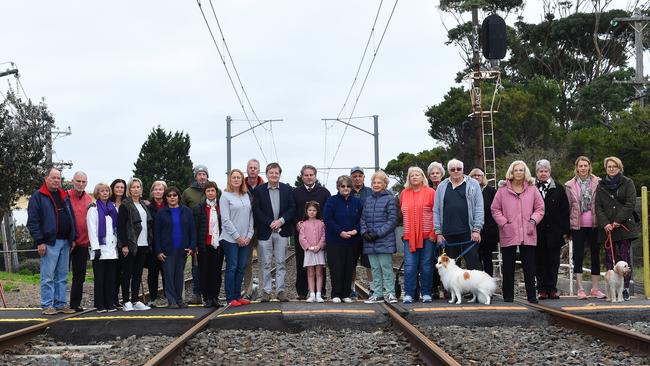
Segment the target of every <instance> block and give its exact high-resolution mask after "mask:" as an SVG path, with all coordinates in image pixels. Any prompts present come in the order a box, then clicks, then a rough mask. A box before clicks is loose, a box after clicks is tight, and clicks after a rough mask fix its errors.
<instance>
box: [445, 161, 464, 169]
mask: <svg viewBox="0 0 650 366" xmlns="http://www.w3.org/2000/svg"><path fill="white" fill-rule="evenodd" d="M453 167H460V168H464V165H463V162H462V161H460V160H458V159H451V160H449V161H448V162H447V170H449V169H451V168H453Z"/></svg>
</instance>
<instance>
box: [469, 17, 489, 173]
mask: <svg viewBox="0 0 650 366" xmlns="http://www.w3.org/2000/svg"><path fill="white" fill-rule="evenodd" d="M478 29H479V23H478V6H477V5H473V6H472V69H473V70H474V76H473V77H472V79H473V83H472V84H473V85H472V88H473V93H472V94H473V95H474V100H473V105H472V112H473V113H472V114H473V116H472V122H473V123H472V127H473V128H472V130H471V131H472V133H473V134H474V140H475V144H476V153H475V154H474V159H475V162H473V163H472V162H468V163H470V164H467V165H468V166H483V127H482V121H481V116H482V113H483V107H482V99H483V98H481V54H480V46H479V37H478ZM483 171H485V167H483Z"/></svg>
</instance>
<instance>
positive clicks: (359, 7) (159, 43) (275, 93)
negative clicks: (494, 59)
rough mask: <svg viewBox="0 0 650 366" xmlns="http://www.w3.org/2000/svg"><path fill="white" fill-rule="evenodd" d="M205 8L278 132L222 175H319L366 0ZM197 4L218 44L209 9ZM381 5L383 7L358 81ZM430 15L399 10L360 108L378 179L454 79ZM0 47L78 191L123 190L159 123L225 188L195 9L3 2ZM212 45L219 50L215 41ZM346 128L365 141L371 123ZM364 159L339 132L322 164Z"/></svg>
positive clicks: (213, 55)
mask: <svg viewBox="0 0 650 366" xmlns="http://www.w3.org/2000/svg"><path fill="white" fill-rule="evenodd" d="M616 2H618V3H620V4H621V6H625V4H626V3H627V1H625V0H620V1H615V3H616ZM213 3H214V6H215V10H216V12H217V15H218V17H219V20H220V22H221V26H222V28H223V31H224V35H225V37H226V41H227V44H228V46H229V48H230V51H231V52H232V55H233V57H234V60H235V65H236V66H237V69H238V71H239V74H240V76H241V78H242V81H243V83H244V86H245V88H246V91H247V93H248V96H249V97H250V100H251V102H252V105H253V107H254V108H255V110H256V112H257V114H258V116H259V117H260V119H284V122H281V123H275V124H273V135H271V133H270V132H269V131H267V130H265V129H261V128H260V129H257V136H258V138H259V140H260V144H261V147H262V149H263V151H264V154H265V155H266V159H264V158H263V156H262V153H261V152H260V149H259V148H258V147H257V145H256V143H255V140H254V138H253V135H252V134H251V133H247V134H244V135H241V136H239V137H237V138H235V139H234V140H233V167H238V168H245V163H246V161H247V160H248V159H249V158H251V157H256V158H258V159H259V160H260V161H261V162H262V166H264V165H265V164H266V162H271V161H276V159H277V161H279V162H280V164H281V165H282V166H283V168H284V173H283V180H284V181H286V182H289V183H292V184H293V181H294V179H295V176H296V175H297V174H298V172H299V169H300V167H301V166H302V165H303V164H306V163H309V164H313V165H315V166H317V167H328V166H330V165H332V157H333V153H334V151H335V150H336V147H337V144H338V142H339V140H340V138H341V135H342V133H343V125H342V124H340V123H335V124H333V125H329V126H328V129H327V133H326V125H325V123H324V122H323V121H321V118H326V117H329V118H332V117H336V116H337V115H338V113H339V111H340V110H341V107H342V105H343V102H344V100H345V97H346V94H347V92H348V89H349V87H350V85H351V83H352V79H353V76H354V74H355V72H356V69H357V66H358V64H359V60H360V58H361V54H362V51H363V47H364V45H365V43H366V40H367V39H368V36H369V33H370V28H371V25H372V21H373V19H374V16H375V13H376V12H377V7H378V5H379V1H349V0H345V1H341V0H330V1H320V2H315V1H298V0H274V1H250V0H238V1H228V2H225V1H214V2H213ZM529 3H530V5H529V6H528V8H527V10H526V12H525V16H526V19H527V20H529V21H539V20H540V18H541V13H540V9H539V2H538V1H536V0H535V1H529ZM202 4H203V8H204V10H205V11H206V16H208V19H209V21H210V24H211V26H212V27H213V30H214V31H215V35H217V36H218V32H217V29H216V24H215V23H214V18H213V15H212V13H211V10H210V5H209V2H208V1H202ZM393 4H394V2H393V1H392V0H386V1H384V2H383V7H382V11H381V14H380V16H379V20H378V22H377V27H376V31H375V36H374V39H373V41H372V42H371V46H370V50H369V55H368V57H367V61H366V63H365V66H364V68H363V69H362V72H361V76H360V78H362V77H363V75H365V70H366V68H367V65H368V61H370V59H371V56H372V52H373V51H374V48H375V47H376V46H377V44H378V42H379V39H380V37H381V32H382V31H383V29H384V26H385V24H386V20H387V18H388V15H389V13H390V10H391V8H392V6H393ZM437 4H438V2H437V1H430V0H427V1H425V0H404V1H400V2H399V3H398V5H397V8H396V10H395V13H394V15H393V19H392V21H391V23H390V25H389V28H388V31H387V32H386V35H385V38H384V40H383V44H382V45H381V48H380V50H379V53H378V55H377V58H376V60H375V63H374V66H373V69H372V71H371V73H370V77H369V79H368V82H367V84H366V86H365V90H364V92H363V93H362V94H361V96H360V98H359V103H358V106H357V107H356V111H355V113H354V115H355V116H369V115H373V114H376V115H379V131H380V139H379V144H380V165H381V166H385V164H386V163H387V162H388V161H389V160H390V159H393V158H394V157H395V156H397V154H399V153H400V152H403V151H408V152H412V153H416V152H419V151H422V150H424V149H430V148H432V147H433V146H434V144H435V141H433V139H431V138H430V137H429V136H428V134H427V130H428V124H427V121H426V118H425V117H424V111H425V110H426V108H427V106H430V105H433V104H436V103H439V102H440V101H441V99H442V97H443V96H444V94H445V93H446V92H447V91H448V90H449V88H450V87H451V86H453V85H454V80H453V79H454V76H455V74H456V72H457V71H458V70H460V69H461V68H462V63H463V61H462V59H461V58H460V56H459V50H458V49H457V48H456V47H454V46H446V45H445V44H444V42H445V40H446V31H445V29H444V26H443V20H442V19H444V23H445V24H446V25H447V26H449V27H453V26H454V25H455V24H456V23H455V21H454V20H453V19H452V18H449V17H446V18H445V17H443V18H441V14H440V12H439V11H438V9H437ZM510 20H512V19H509V21H510ZM0 35H1V36H0V37H1V38H0V41H1V45H2V46H1V47H0V62H4V61H13V62H15V63H16V64H17V66H18V68H19V71H20V74H21V76H22V78H21V81H22V83H23V85H24V87H25V90H26V92H27V95H28V96H29V97H30V98H32V99H40V98H41V97H45V98H46V101H47V104H48V106H49V109H50V110H51V111H52V112H53V114H54V116H55V118H56V121H57V126H58V127H60V128H66V127H67V126H70V128H71V129H72V135H71V136H68V137H65V138H61V139H59V140H57V141H56V142H55V150H56V155H55V160H66V161H67V160H71V161H72V162H73V163H74V167H73V170H84V171H86V172H87V173H88V175H89V186H88V190H92V187H93V186H94V184H96V183H98V182H100V181H103V182H110V181H112V180H113V179H114V178H117V177H121V178H125V179H128V178H129V177H130V176H131V175H132V170H133V163H134V162H135V160H136V159H137V155H138V152H139V150H140V147H141V145H142V143H143V142H144V141H145V138H146V136H147V134H148V133H149V132H150V131H151V129H152V128H153V127H155V126H157V125H161V126H162V127H163V128H165V129H166V130H168V131H174V130H183V131H185V132H187V133H188V134H189V136H190V138H191V142H192V148H191V151H190V156H191V158H192V161H193V162H194V163H202V164H205V165H207V166H208V168H209V170H210V177H211V178H212V179H214V180H216V181H217V183H218V184H219V185H220V186H224V183H225V174H224V173H225V171H226V139H225V135H226V127H225V118H226V116H227V115H231V116H232V117H233V118H235V119H243V118H244V114H243V112H242V110H241V108H240V106H239V104H238V101H237V99H236V96H235V93H234V91H233V89H232V88H231V86H230V83H229V81H228V78H227V76H226V72H225V70H224V67H223V65H222V64H221V61H220V60H219V58H218V54H217V51H216V48H215V47H214V45H213V44H212V40H211V39H210V36H209V33H208V31H207V28H206V25H205V23H204V20H203V18H202V16H201V13H200V11H199V7H198V6H197V3H196V1H192V0H185V1H112V2H94V1H63V2H51V1H38V2H37V1H27V0H21V1H12V2H5V3H4V4H3V8H2V12H1V13H0ZM219 46H220V47H221V48H222V50H223V43H222V42H221V41H220V42H219ZM7 66H8V65H0V70H4V69H5V68H6V67H7ZM8 81H10V82H12V84H13V78H11V77H9V78H7V77H5V78H2V79H0V91H1V92H4V91H6V89H7V87H8V85H7V83H8ZM359 84H360V83H359ZM357 93H358V87H357V88H355V89H354V91H353V93H352V96H351V98H350V101H349V102H348V106H347V107H346V108H345V109H344V112H343V114H342V116H344V117H348V116H349V115H350V113H351V106H352V105H353V104H354V99H355V98H356V96H357ZM247 111H248V113H249V116H250V117H251V118H253V116H252V114H251V113H250V111H249V110H247ZM353 122H354V123H355V124H356V125H358V126H359V127H361V128H364V129H367V130H371V129H372V120H371V119H370V118H367V119H359V120H354V121H353ZM253 123H254V121H253ZM246 128H248V124H247V122H236V123H234V126H233V133H237V132H239V131H242V130H244V129H246ZM272 136H273V137H274V139H275V143H276V148H275V149H274V147H273V143H272ZM275 150H277V157H276V152H275ZM373 160H374V155H373V139H372V136H370V135H367V134H364V133H362V132H360V131H357V130H355V129H348V131H347V133H346V135H345V138H344V140H343V143H342V145H341V150H340V152H339V154H338V157H337V159H336V161H334V163H333V166H334V167H351V166H354V165H361V166H367V167H370V166H373V165H374V162H373ZM343 173H346V174H347V173H349V171H345V170H336V171H333V172H332V173H331V175H330V177H329V179H327V176H326V172H325V171H320V172H319V178H320V180H321V181H322V182H323V183H325V182H327V186H328V187H330V188H331V187H332V186H333V182H334V181H335V178H336V176H338V175H340V174H343ZM64 174H65V175H66V177H67V178H71V176H72V172H71V171H65V172H64ZM367 176H369V175H367Z"/></svg>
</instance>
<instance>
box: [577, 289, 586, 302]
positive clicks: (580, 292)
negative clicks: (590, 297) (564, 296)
mask: <svg viewBox="0 0 650 366" xmlns="http://www.w3.org/2000/svg"><path fill="white" fill-rule="evenodd" d="M578 299H579V300H587V293H586V292H585V290H583V289H580V290H578Z"/></svg>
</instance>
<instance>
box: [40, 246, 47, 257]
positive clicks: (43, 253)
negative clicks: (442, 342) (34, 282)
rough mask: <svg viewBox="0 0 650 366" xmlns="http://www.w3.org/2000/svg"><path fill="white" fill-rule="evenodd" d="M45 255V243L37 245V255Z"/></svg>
mask: <svg viewBox="0 0 650 366" xmlns="http://www.w3.org/2000/svg"><path fill="white" fill-rule="evenodd" d="M45 253H47V244H45V243H41V244H39V245H38V255H40V256H41V257H42V256H44V255H45Z"/></svg>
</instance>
